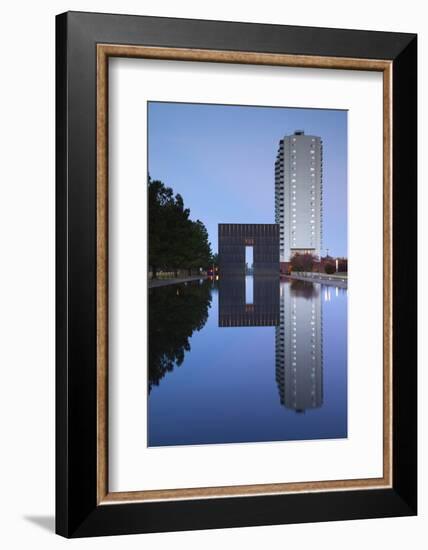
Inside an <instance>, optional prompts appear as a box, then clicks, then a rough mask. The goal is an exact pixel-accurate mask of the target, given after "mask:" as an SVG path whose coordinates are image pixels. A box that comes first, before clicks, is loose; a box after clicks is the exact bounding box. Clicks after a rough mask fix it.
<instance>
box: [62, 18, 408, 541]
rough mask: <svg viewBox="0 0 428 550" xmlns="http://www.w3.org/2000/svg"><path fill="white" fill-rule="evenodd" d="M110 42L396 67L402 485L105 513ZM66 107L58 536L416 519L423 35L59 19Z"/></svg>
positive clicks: (397, 394) (397, 384)
mask: <svg viewBox="0 0 428 550" xmlns="http://www.w3.org/2000/svg"><path fill="white" fill-rule="evenodd" d="M100 43H103V44H122V45H146V46H155V47H157V46H161V47H171V48H195V49H204V50H211V49H212V50H224V51H238V52H239V51H243V52H248V51H251V52H260V53H281V54H291V55H306V56H321V57H322V56H334V57H346V58H356V59H373V60H389V61H391V62H392V79H393V81H392V90H393V107H392V121H391V124H392V129H393V132H392V158H393V162H392V181H393V186H392V189H393V193H392V203H393V205H392V217H393V225H392V258H393V260H392V261H393V281H394V286H393V294H392V304H393V306H392V307H393V309H392V332H393V335H392V349H393V353H392V364H393V376H392V402H393V425H392V437H393V455H392V463H393V481H392V487H390V488H382V489H361V490H338V491H325V492H324V491H321V492H305V493H295V494H293V493H290V494H275V495H268V496H266V495H263V496H245V497H226V498H200V499H192V500H181V501H180V500H169V501H160V502H155V501H154V502H129V503H120V504H115V503H110V504H108V505H105V506H103V505H98V504H97V372H96V356H97V348H96V330H97V315H96V272H97V257H96V237H97V225H96V208H97V202H96V171H97V143H96V136H97V131H96V126H97V119H96V107H97V105H96V97H97V96H96V78H97V76H96V73H97V66H96V46H97V44H100ZM56 97H57V102H56V132H57V137H56V159H57V161H56V212H57V214H56V532H57V533H58V534H60V535H62V536H65V537H86V536H99V535H115V534H126V533H147V532H160V531H177V530H189V529H209V528H226V527H239V526H254V525H273V524H284V523H302V522H319V521H335V520H345V519H362V518H374V517H393V516H410V515H415V514H416V513H417V437H416V434H417V371H416V363H417V351H416V349H417V348H416V344H417V342H416V339H417V336H416V335H417V332H416V324H417V294H416V292H417V291H416V288H417V285H416V283H417V281H416V278H417V275H416V273H417V271H416V257H417V188H416V180H417V168H416V166H417V107H416V99H417V36H416V35H414V34H404V33H388V32H373V31H356V30H342V29H327V28H309V27H294V26H280V25H265V24H248V23H232V22H220V21H202V20H190V19H173V18H163V17H160V18H158V17H143V16H124V15H111V14H96V13H80V12H68V13H64V14H61V15H58V16H57V18H56Z"/></svg>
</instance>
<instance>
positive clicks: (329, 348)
mask: <svg viewBox="0 0 428 550" xmlns="http://www.w3.org/2000/svg"><path fill="white" fill-rule="evenodd" d="M148 357H149V369H148V371H149V372H148V390H149V398H148V445H149V446H161V445H198V444H208V443H244V442H262V441H287V440H299V439H326V438H330V439H333V438H344V437H347V290H346V289H342V288H338V287H335V286H325V285H321V284H318V283H312V282H303V281H297V280H281V281H279V279H278V278H275V277H272V278H269V277H231V278H223V279H220V281H218V282H213V281H209V280H203V281H202V280H201V281H195V282H192V283H187V284H180V285H172V286H165V287H160V288H153V289H150V291H149V355H148Z"/></svg>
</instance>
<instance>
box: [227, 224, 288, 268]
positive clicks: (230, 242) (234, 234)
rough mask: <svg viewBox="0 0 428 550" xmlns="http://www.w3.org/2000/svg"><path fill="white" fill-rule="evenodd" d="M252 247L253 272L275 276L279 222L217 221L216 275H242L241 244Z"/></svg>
mask: <svg viewBox="0 0 428 550" xmlns="http://www.w3.org/2000/svg"><path fill="white" fill-rule="evenodd" d="M246 246H252V247H253V251H254V252H253V269H254V275H279V225H277V224H272V223H220V224H219V226H218V251H219V264H220V275H242V276H243V275H245V247H246Z"/></svg>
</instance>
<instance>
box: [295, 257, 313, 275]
mask: <svg viewBox="0 0 428 550" xmlns="http://www.w3.org/2000/svg"><path fill="white" fill-rule="evenodd" d="M314 263H315V256H314V255H313V254H299V253H296V254H294V256H293V257H292V258H291V268H292V270H293V271H312V269H313V267H314Z"/></svg>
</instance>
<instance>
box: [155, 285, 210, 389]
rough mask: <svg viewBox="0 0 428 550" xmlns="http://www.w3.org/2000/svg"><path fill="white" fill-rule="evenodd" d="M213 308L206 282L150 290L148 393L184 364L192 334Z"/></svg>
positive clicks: (199, 327) (205, 320)
mask: <svg viewBox="0 0 428 550" xmlns="http://www.w3.org/2000/svg"><path fill="white" fill-rule="evenodd" d="M210 305H211V288H210V285H209V284H208V283H206V282H205V283H203V284H199V281H196V282H194V283H188V284H187V285H170V286H166V287H162V288H152V289H150V290H149V376H148V389H149V393H150V391H151V389H152V387H153V386H158V385H159V382H160V381H161V380H162V378H163V377H164V376H165V374H166V373H167V372H171V371H172V370H173V369H174V367H176V366H180V365H181V364H182V363H183V361H184V357H185V354H186V352H187V351H190V338H191V336H192V334H193V333H194V332H195V331H199V330H201V329H202V328H203V327H204V325H205V323H206V322H207V319H208V311H209V308H210Z"/></svg>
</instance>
